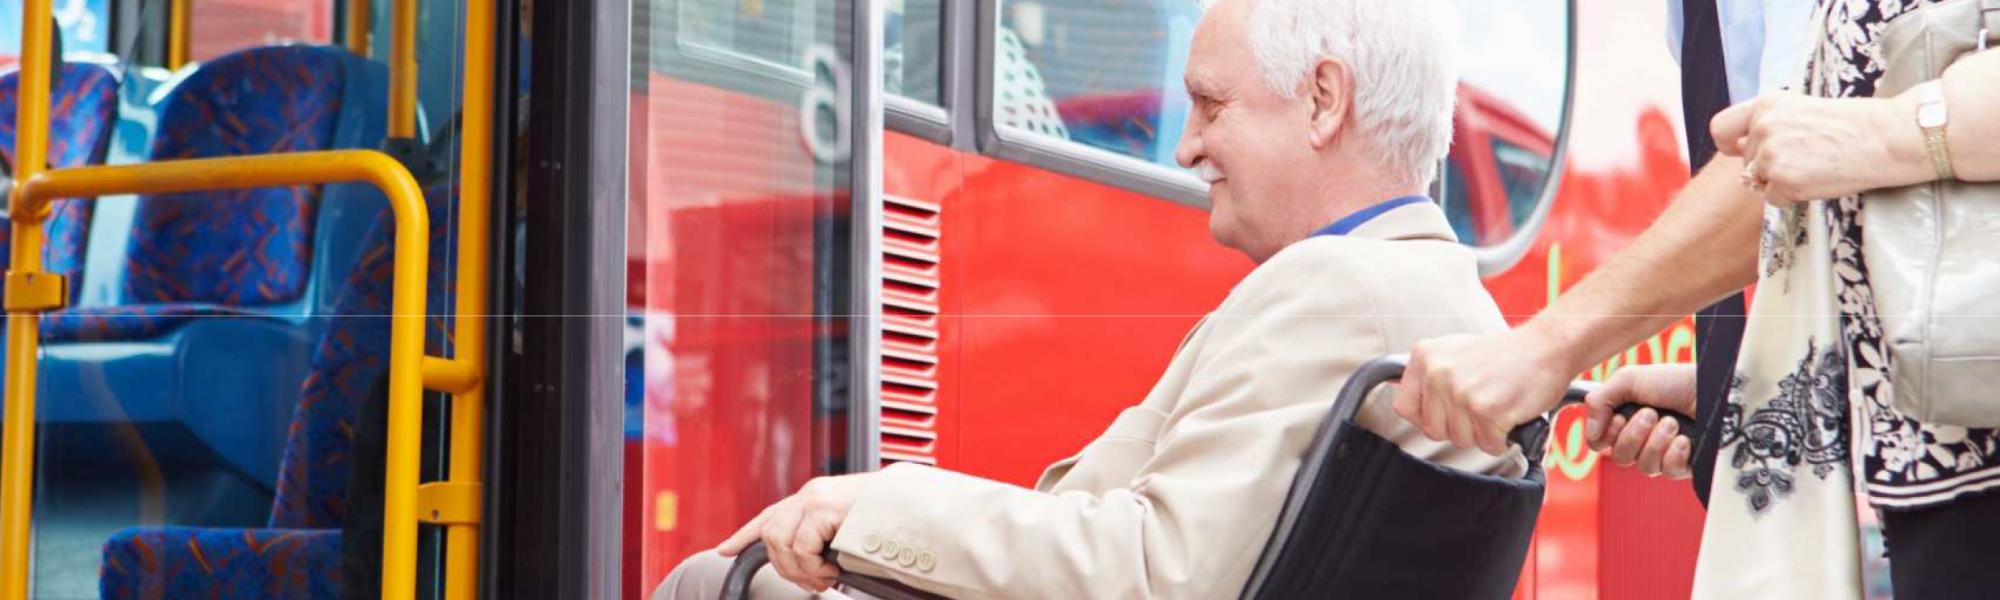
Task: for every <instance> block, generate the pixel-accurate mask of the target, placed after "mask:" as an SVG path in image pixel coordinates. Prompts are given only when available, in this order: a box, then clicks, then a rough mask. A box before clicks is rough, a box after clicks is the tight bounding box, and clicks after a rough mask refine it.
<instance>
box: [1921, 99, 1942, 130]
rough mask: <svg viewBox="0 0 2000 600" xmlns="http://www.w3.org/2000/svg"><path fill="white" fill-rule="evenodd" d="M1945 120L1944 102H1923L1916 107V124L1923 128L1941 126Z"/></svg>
mask: <svg viewBox="0 0 2000 600" xmlns="http://www.w3.org/2000/svg"><path fill="white" fill-rule="evenodd" d="M1944 122H1945V112H1944V104H1942V103H1936V104H1924V105H1922V106H1918V107H1917V126H1918V127H1923V128H1926V129H1928V128H1932V127H1943V126H1944Z"/></svg>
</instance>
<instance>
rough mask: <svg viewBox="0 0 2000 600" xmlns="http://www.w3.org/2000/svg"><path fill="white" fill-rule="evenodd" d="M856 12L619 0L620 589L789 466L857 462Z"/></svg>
mask: <svg viewBox="0 0 2000 600" xmlns="http://www.w3.org/2000/svg"><path fill="white" fill-rule="evenodd" d="M874 4H875V3H868V2H856V1H854V0H645V1H641V2H638V3H636V4H635V5H634V6H633V8H634V16H633V27H632V46H631V56H632V61H633V63H632V73H633V75H632V78H633V79H632V88H631V89H632V95H631V113H630V115H631V116H630V118H631V129H630V131H631V134H630V136H631V137H630V140H629V146H628V151H629V163H628V164H629V173H630V175H629V176H630V194H629V205H628V208H627V211H626V214H627V228H626V236H627V252H626V263H627V269H626V272H627V282H626V284H627V290H628V296H627V303H626V305H627V316H626V318H627V325H626V328H627V329H626V331H627V333H626V345H625V351H626V359H625V361H624V367H623V368H624V369H625V372H626V379H625V381H626V385H627V387H626V409H627V412H626V418H627V421H626V425H625V434H624V435H625V448H626V450H625V464H626V467H625V478H626V479H625V487H624V489H625V494H626V497H625V502H624V503H625V507H626V508H625V525H626V532H625V537H624V543H625V556H626V557H627V561H626V565H625V571H624V585H625V588H626V589H625V596H626V597H643V594H645V593H649V592H650V591H651V589H650V587H648V586H651V585H656V584H657V583H658V582H659V581H660V580H661V579H663V578H664V577H665V575H666V572H667V571H668V570H669V569H670V568H671V567H672V566H673V565H675V564H676V563H678V562H679V561H680V560H681V559H683V558H686V557H687V556H689V555H691V554H693V553H695V552H698V551H700V550H703V549H706V548H709V547H712V546H714V545H715V544H716V543H717V542H720V541H721V540H722V539H723V538H724V537H725V536H727V535H728V534H729V533H732V532H733V531H734V530H735V528H736V527H737V526H739V525H740V524H742V523H743V522H746V521H748V520H749V519H750V518H751V517H754V516H756V514H757V513H758V512H759V511H761V510H763V508H764V507H765V506H767V505H769V504H770V503H772V502H774V501H776V500H778V499H779V498H782V497H784V496H785V495H788V494H790V493H791V492H793V491H795V490H797V489H798V487H799V486H800V485H802V484H803V483H805V481H806V480H807V479H808V478H811V477H814V476H817V475H826V474H833V473H841V472H847V471H850V470H853V469H855V468H869V467H872V464H873V462H872V461H873V460H874V458H873V455H874V454H875V452H876V451H877V450H876V449H875V447H874V445H873V444H871V443H869V440H870V439H871V438H870V436H868V435H867V434H866V433H865V431H866V430H865V429H858V428H865V427H873V426H874V423H875V420H874V419H873V414H872V412H871V411H869V410H868V409H869V407H871V406H872V405H873V404H874V403H875V401H876V397H877V394H876V392H875V391H874V390H875V388H874V387H873V385H871V384H870V381H872V379H873V378H874V377H877V376H878V374H877V372H876V371H875V370H873V369H870V368H866V367H867V366H869V365H871V364H872V363H873V361H872V360H870V359H869V357H870V356H872V355H873V354H875V353H877V352H878V351H877V350H876V349H875V343H876V342H877V338H876V337H875V336H873V335H871V334H870V332H871V331H872V330H874V329H875V328H877V327H879V324H878V323H876V322H875V321H874V320H873V319H872V318H871V317H870V315H871V313H874V312H875V311H873V310H871V309H870V308H869V307H870V305H871V304H872V301H870V300H868V299H867V294H868V293H869V292H870V291H871V290H872V289H873V287H872V286H864V285H858V283H857V282H860V281H865V280H867V279H868V278H869V277H870V275H869V274H870V273H871V272H872V271H874V270H877V269H879V268H880V267H879V260H876V259H875V258H874V256H876V254H875V253H876V252H879V250H871V249H872V248H875V247H876V244H878V243H879V242H878V241H877V238H878V237H879V236H878V235H876V234H874V233H873V232H872V231H871V227H870V224H871V223H875V222H877V221H879V220H880V218H881V216H880V215H879V214H878V213H879V210H878V209H877V207H876V206H875V205H874V204H873V203H872V202H871V201H870V200H869V199H872V198H875V197H876V193H875V192H874V191H873V190H874V189H875V186H876V183H875V182H876V181H878V180H879V167H878V165H879V145H878V142H877V141H876V140H877V138H879V136H880V119H881V117H880V114H881V112H880V111H881V107H880V103H879V98H880V96H879V92H878V90H879V89H880V87H879V86H880V85H881V84H880V78H879V73H880V66H879V63H880V56H879V52H878V49H877V47H876V46H874V45H870V44H866V43H862V42H861V41H862V40H868V39H879V38H880V36H881V35H882V34H881V30H882V27H883V23H882V18H881V15H879V14H873V15H871V14H870V13H868V12H867V11H862V12H859V13H857V12H856V11H857V7H862V6H871V5H874ZM890 4H899V2H891V3H890ZM850 419H853V420H850ZM634 561H636V563H635V562H634ZM642 588H643V589H642Z"/></svg>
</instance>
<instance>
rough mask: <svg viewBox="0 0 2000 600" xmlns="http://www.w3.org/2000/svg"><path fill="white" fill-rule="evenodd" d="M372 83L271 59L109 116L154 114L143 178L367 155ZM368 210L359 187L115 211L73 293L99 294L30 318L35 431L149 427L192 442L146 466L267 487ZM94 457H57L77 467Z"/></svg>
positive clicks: (290, 54)
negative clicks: (210, 163)
mask: <svg viewBox="0 0 2000 600" xmlns="http://www.w3.org/2000/svg"><path fill="white" fill-rule="evenodd" d="M387 82H388V69H387V67H386V66H384V65H382V64H380V63H375V62H372V61H369V60H367V59H364V58H361V57H358V56H354V55H353V54H351V53H348V52H347V51H346V50H345V49H342V48H337V47H326V46H297V45H290V46H272V47H262V48H251V49H246V50H242V51H238V52H234V53H231V54H228V55H224V56H222V57H219V58H216V59H214V60H211V61H208V62H206V63H203V64H200V65H198V66H196V67H194V68H192V69H189V70H187V71H185V72H183V73H182V74H181V75H180V76H178V77H176V78H174V79H172V80H170V81H168V82H166V83H164V87H161V88H159V89H158V90H157V92H156V93H155V94H153V95H151V96H150V98H155V99H152V100H140V99H137V98H134V97H131V96H130V95H127V97H126V98H125V101H126V102H128V103H130V102H144V103H147V104H149V105H151V110H153V111H156V114H157V117H158V118H157V119H155V121H156V122H157V123H158V127H157V129H156V130H155V131H154V132H153V134H152V135H151V137H150V138H149V140H148V142H147V143H148V144H149V145H148V146H147V150H146V151H147V155H148V156H149V158H150V159H151V160H174V159H188V158H210V157H229V156H241V155H250V154H269V153H289V152H303V151H315V150H332V149H348V148H378V147H380V146H381V144H382V140H383V137H384V133H385V131H384V130H385V128H386V122H387V115H386V113H387V102H386V98H387V96H386V94H387V91H386V89H387V85H388V83H387ZM128 91H129V90H128ZM128 106H130V104H128ZM134 108H145V107H134ZM144 112H145V111H143V110H142V111H139V112H136V113H134V114H144ZM121 132H122V133H126V134H130V133H144V128H142V127H137V126H134V127H133V128H131V129H126V130H121ZM383 205H384V203H383V200H382V199H381V194H380V193H379V192H377V191H375V190H374V189H373V188H372V187H370V186H367V185H365V184H332V185H309V186H288V187H275V188H264V189H253V190H236V191H208V192H196V193H181V194H152V195H144V196H141V197H139V198H137V199H136V200H135V201H133V202H131V203H130V204H127V205H123V206H121V207H120V208H121V209H123V210H129V211H130V212H129V213H124V214H122V215H119V216H123V217H126V218H129V219H130V220H129V223H130V226H129V229H122V230H121V231H119V232H118V233H117V234H115V237H116V239H115V240H98V242H115V243H93V244H91V246H93V248H92V252H94V253H95V254H93V256H92V257H91V263H90V265H91V266H90V267H89V268H88V269H87V271H88V273H87V276H88V277H89V278H90V279H91V280H92V283H91V285H92V286H96V287H95V288H94V290H96V291H100V292H102V293H94V294H86V295H84V297H82V298H80V304H82V306H76V307H74V308H69V309H65V310H60V311H55V312H52V313H49V314H47V315H44V317H43V328H42V338H43V340H44V341H45V342H46V343H45V345H44V348H45V353H44V358H43V360H42V361H41V364H42V369H41V377H40V379H41V388H42V397H43V398H45V399H46V401H45V402H43V404H42V408H41V410H40V415H41V417H42V419H43V422H45V423H86V424H88V423H110V422H127V421H130V422H148V423H155V424H158V425H159V426H161V427H167V428H172V430H175V431H178V432H185V433H186V434H187V435H190V436H192V438H193V439H194V440H195V441H196V442H198V443H197V444H180V445H175V446H170V447H164V448H159V449H156V452H158V453H161V454H160V456H161V457H162V459H163V460H180V459H188V460H199V461H216V460H218V459H219V461H220V462H221V464H220V465H219V466H221V467H224V468H229V469H232V470H234V471H235V472H236V473H237V474H239V475H241V476H244V477H246V478H248V479H249V481H251V482H252V483H255V484H260V485H263V486H273V485H275V484H276V475H277V472H278V464H279V462H280V461H281V457H282V453H283V449H284V444H285V436H284V433H283V432H284V428H285V424H286V423H287V422H288V421H289V419H290V417H291V414H292V411H293V408H294V405H295V404H296V403H297V400H298V398H299V393H300V390H301V387H300V382H301V381H302V380H303V379H304V378H305V376H306V373H307V370H308V365H309V362H310V359H311V355H312V350H313V347H312V346H313V342H314V340H315V339H317V335H318V331H319V329H321V328H323V327H324V326H325V325H324V323H323V321H324V317H325V316H326V315H327V314H329V313H330V312H331V311H332V310H333V307H332V305H333V302H334V301H335V298H336V296H337V294H338V291H339V289H340V286H341V279H342V278H343V277H345V276H346V274H347V272H348V271H349V269H351V268H352V266H353V264H354V260H355V259H356V258H357V257H358V255H359V254H360V252H361V250H360V248H359V246H358V243H359V240H360V238H361V237H362V234H363V233H364V232H366V230H367V228H368V227H370V226H371V225H372V221H371V219H373V216H374V213H375V212H376V211H378V210H379V209H380V208H381V207H382V206H383ZM100 214H101V215H107V216H108V215H112V214H114V213H113V212H110V211H105V212H102V213H100ZM100 220H102V219H100ZM119 222H121V223H122V222H125V221H124V220H123V219H121V220H119ZM108 224H109V223H104V224H100V226H99V227H97V230H98V231H97V233H99V234H105V233H106V232H107V231H108V230H107V229H106V228H105V227H104V226H102V225H108ZM121 245H122V246H123V247H122V248H121V247H119V246H121ZM83 287H85V286H83V285H73V286H72V289H76V288H83ZM245 365H255V366H256V367H257V368H254V369H245V368H244V366H245ZM103 447H104V445H102V444H95V445H90V444H82V443H80V445H79V446H78V447H75V448H71V449H70V451H71V452H72V454H71V456H73V457H77V458H76V459H78V460H84V459H90V458H96V457H99V456H100V455H101V453H102V452H105V451H104V450H102V449H101V448H103ZM266 489H268V488H266Z"/></svg>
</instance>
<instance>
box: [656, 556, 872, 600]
mask: <svg viewBox="0 0 2000 600" xmlns="http://www.w3.org/2000/svg"><path fill="white" fill-rule="evenodd" d="M732 562H734V561H733V560H732V559H729V558H724V557H723V556H722V555H720V554H716V553H715V551H714V550H707V551H704V552H702V553H701V554H696V555H694V556H690V557H688V559H687V560H684V561H681V564H680V566H677V567H674V572H672V573H668V574H667V580H666V581H664V582H661V583H660V587H659V588H657V589H654V590H653V597H652V600H716V599H717V598H720V597H722V580H723V578H724V577H727V576H728V575H729V565H730V563H732ZM750 598H751V599H752V600H842V599H847V598H854V599H856V600H866V599H867V598H869V596H867V595H863V594H851V595H850V594H845V593H842V592H840V591H838V590H829V591H826V592H824V593H819V594H814V593H812V592H808V591H806V590H805V589H803V588H800V587H799V586H796V585H792V582H790V581H785V579H784V578H783V577H779V576H778V572H777V571H776V570H773V569H772V568H770V567H764V569H763V570H760V571H757V578H756V579H753V580H751V581H750Z"/></svg>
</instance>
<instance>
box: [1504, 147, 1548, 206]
mask: <svg viewBox="0 0 2000 600" xmlns="http://www.w3.org/2000/svg"><path fill="white" fill-rule="evenodd" d="M1493 162H1494V163H1495V164H1497V165H1499V166H1500V169H1499V171H1500V186H1501V188H1502V189H1505V190H1507V218H1508V219H1509V220H1511V221H1512V222H1514V223H1526V222H1528V217H1529V216H1531V215H1533V214H1534V213H1535V202H1536V201H1538V200H1540V199H1541V198H1540V196H1541V193H1542V182H1543V181H1546V180H1547V179H1548V177H1549V167H1551V166H1553V165H1551V164H1550V163H1549V157H1548V155H1547V154H1542V153H1538V152H1535V151H1533V150H1529V149H1527V148H1522V147H1520V146H1517V145H1514V144H1512V143H1509V142H1507V141H1505V140H1493Z"/></svg>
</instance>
